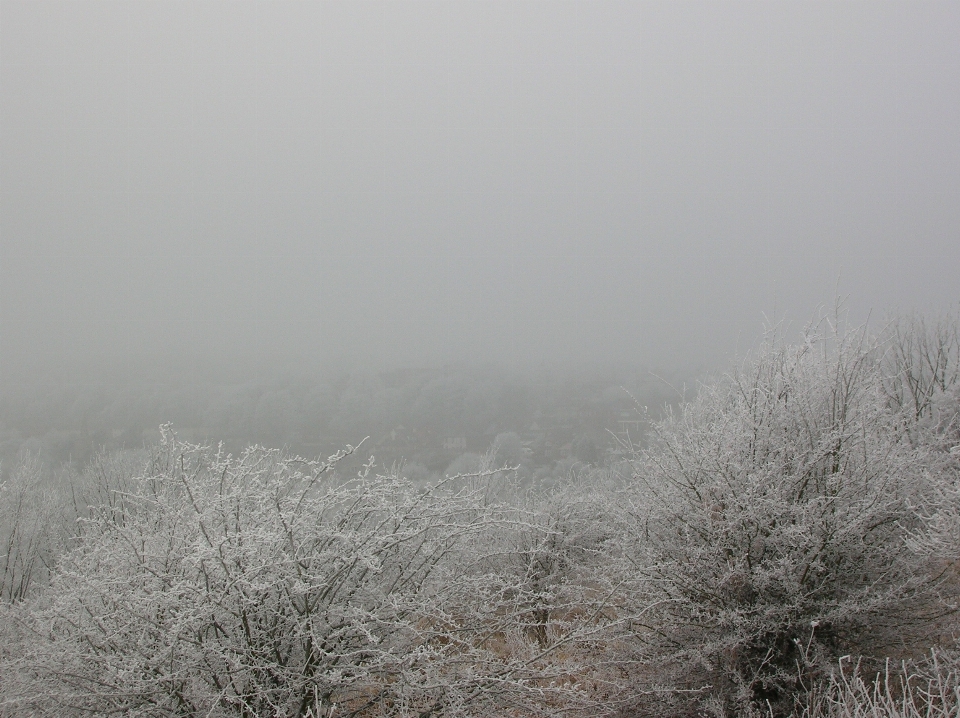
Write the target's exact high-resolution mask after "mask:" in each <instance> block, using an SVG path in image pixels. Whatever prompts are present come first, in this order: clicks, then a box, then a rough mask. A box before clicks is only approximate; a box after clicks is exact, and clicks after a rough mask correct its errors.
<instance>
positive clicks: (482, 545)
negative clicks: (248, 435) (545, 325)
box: [0, 433, 610, 718]
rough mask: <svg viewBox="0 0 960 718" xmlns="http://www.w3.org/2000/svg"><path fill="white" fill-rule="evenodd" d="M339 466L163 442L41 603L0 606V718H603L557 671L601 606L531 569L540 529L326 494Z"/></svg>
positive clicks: (565, 580) (460, 502)
mask: <svg viewBox="0 0 960 718" xmlns="http://www.w3.org/2000/svg"><path fill="white" fill-rule="evenodd" d="M341 458H342V454H338V455H336V456H334V457H331V459H330V460H328V461H305V460H303V459H299V458H289V457H286V456H284V454H282V453H281V452H278V451H272V450H267V449H263V448H260V447H251V448H250V449H248V450H246V451H245V452H244V453H243V454H242V455H240V456H239V457H232V456H230V455H227V454H225V453H224V452H223V451H222V450H221V449H216V448H213V447H210V446H194V445H188V444H184V443H182V442H180V441H178V440H176V438H175V437H174V436H173V435H172V434H169V433H167V435H166V436H165V438H164V440H163V442H162V444H161V445H160V448H159V450H158V451H157V453H156V455H155V457H154V460H153V461H152V463H151V464H150V465H149V467H148V469H147V470H146V471H144V472H143V473H142V474H141V475H139V476H135V477H132V478H130V479H129V480H126V481H125V482H124V484H123V487H122V489H121V490H119V491H118V492H110V493H111V498H110V499H109V500H108V501H104V503H103V508H102V510H99V511H98V510H91V511H90V512H89V513H88V514H87V515H86V517H84V518H83V519H82V520H81V526H82V530H81V531H80V532H79V534H78V537H77V539H76V547H75V548H74V549H73V550H72V551H70V552H68V553H67V554H65V556H64V557H63V559H62V560H61V563H60V566H59V569H58V571H57V573H56V575H55V576H54V578H53V582H52V585H51V588H50V590H49V591H48V592H46V593H45V594H44V595H43V596H42V597H41V598H40V599H38V600H37V601H35V602H33V603H31V604H30V605H25V606H24V607H23V608H22V609H19V610H17V611H14V610H12V609H9V610H7V616H6V618H9V619H10V620H14V619H15V626H16V630H9V629H8V630H7V631H6V634H5V635H7V636H8V637H10V640H11V641H16V646H15V650H14V647H13V646H9V645H8V647H7V649H8V650H7V651H6V653H5V654H4V656H3V659H4V660H3V663H4V665H3V666H0V668H2V672H3V676H4V678H3V681H2V682H3V685H2V691H0V693H2V707H0V712H2V711H7V712H8V713H9V714H10V715H15V714H31V713H32V714H37V715H79V714H91V713H92V714H97V715H106V714H119V715H129V716H133V715H137V716H168V715H180V716H201V715H202V716H250V717H254V716H256V717H257V718H259V717H261V716H308V715H309V716H318V715H321V714H322V715H335V716H350V715H354V716H423V717H425V716H440V715H443V716H471V715H491V714H495V713H497V712H499V711H517V710H521V709H522V711H523V713H524V715H552V714H555V713H556V712H557V711H558V710H564V711H572V710H574V709H577V708H579V709H581V710H583V711H585V712H587V713H588V714H591V715H602V714H603V713H604V712H606V711H607V708H608V707H609V705H610V703H609V702H606V703H605V702H604V701H603V700H601V699H600V698H598V697H595V696H594V695H593V693H595V691H593V688H594V686H592V685H591V686H590V687H587V686H585V685H584V683H583V680H582V679H583V677H584V675H585V674H586V673H587V672H588V671H589V670H592V667H590V666H585V665H584V664H583V663H581V662H578V661H577V660H576V656H577V655H579V653H578V651H579V648H578V647H583V646H588V645H590V643H591V642H592V641H596V640H597V637H598V635H599V633H600V632H601V631H602V630H603V627H604V625H605V623H606V622H607V619H606V617H605V616H604V615H603V612H602V609H603V607H604V605H605V603H606V600H607V599H606V597H605V596H603V595H597V596H595V597H593V598H591V599H588V600H586V601H584V600H583V596H584V592H583V591H582V590H580V589H579V588H578V587H577V585H576V584H575V580H574V579H575V576H576V574H575V572H571V571H567V572H566V573H565V574H564V575H563V577H562V580H560V577H559V575H555V574H557V572H556V571H554V570H553V569H552V568H550V566H551V565H552V564H551V563H550V561H551V560H552V559H550V558H549V555H550V552H551V551H553V553H555V554H557V555H560V554H562V553H563V550H559V549H554V548H551V547H553V546H554V544H555V543H556V538H555V537H556V536H557V534H558V531H557V530H556V527H555V526H552V525H551V524H550V522H545V521H543V520H541V519H539V518H538V516H537V515H536V514H535V512H533V511H531V510H527V509H523V508H521V507H517V506H505V505H501V504H496V503H492V502H491V501H490V496H491V492H490V491H489V490H488V488H487V487H486V486H484V485H483V484H484V482H485V480H486V479H488V478H489V477H483V476H473V477H457V478H455V479H450V480H448V482H447V485H440V486H435V487H433V488H432V489H429V490H424V489H423V488H422V487H417V486H415V485H414V484H412V483H410V482H408V481H405V480H403V479H401V478H398V477H397V476H396V475H387V476H381V475H375V474H374V473H373V472H372V471H371V468H370V467H369V466H368V467H367V468H366V469H364V470H363V471H362V472H361V473H360V474H359V475H358V476H356V477H354V478H344V477H341V476H338V475H337V474H336V471H335V468H336V465H337V463H338V461H339V460H340V459H341ZM541 566H543V567H544V568H541ZM595 593H597V592H596V591H595ZM574 604H576V606H577V609H576V610H574V608H573V606H574ZM609 693H610V692H609V691H607V692H606V693H604V695H607V694H609Z"/></svg>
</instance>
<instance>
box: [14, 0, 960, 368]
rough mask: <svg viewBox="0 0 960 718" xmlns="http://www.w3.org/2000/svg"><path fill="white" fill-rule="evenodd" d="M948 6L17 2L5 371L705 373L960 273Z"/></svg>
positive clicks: (941, 292) (948, 300)
mask: <svg viewBox="0 0 960 718" xmlns="http://www.w3.org/2000/svg"><path fill="white" fill-rule="evenodd" d="M958 38H960V4H958V3H956V2H921V1H917V0H909V1H906V0H903V1H899V2H880V1H878V0H869V2H862V3H849V2H844V3H840V2H825V3H817V2H803V3H798V2H759V3H755V2H742V1H737V2H732V1H730V2H707V3H704V2H639V1H628V2H607V1H606V0H573V1H570V2H565V1H563V0H549V1H548V2H543V1H537V2H519V1H513V0H510V1H505V2H489V1H481V2H471V1H469V0H456V1H451V2H423V1H415V2H414V1H410V0H391V1H390V2H360V1H357V0H349V1H346V2H321V1H317V0H297V1H295V2H283V1H277V0H268V1H259V2H237V1H233V0H231V1H229V2H206V1H203V0H189V1H187V2H181V1H179V0H157V1H154V2H151V1H149V0H137V2H132V1H129V2H126V1H125V2H91V1H89V0H68V1H67V2H46V1H44V0H39V1H38V0H28V1H27V2H13V1H11V0H2V2H0V99H2V115H0V153H2V154H0V192H2V196H0V199H2V207H0V209H2V213H0V244H2V247H0V248H2V254H0V292H2V293H0V362H2V364H0V367H6V368H7V371H10V370H11V367H16V366H18V365H34V364H36V363H38V362H41V361H43V362H51V363H54V364H56V363H58V362H69V361H73V360H74V359H75V358H77V357H87V358H89V357H97V356H104V357H113V358H120V359H122V358H125V357H139V358H142V357H145V356H159V357H177V358H180V359H187V360H189V358H190V357H194V356H201V355H202V356H205V357H207V358H211V357H212V358H214V359H222V360H223V361H236V360H237V359H238V358H239V359H249V358H257V357H260V358H262V357H269V356H274V355H283V356H286V357H292V358H294V359H297V358H300V359H302V360H303V361H308V362H311V363H313V362H319V361H342V360H344V359H346V360H350V361H361V362H365V363H376V364H381V365H392V364H399V363H411V362H414V363H416V362H433V361H438V360H444V359H451V358H467V359H484V360H488V359H494V360H501V361H505V362H510V363H516V362H519V363H529V362H535V363H536V362H548V363H565V362H569V361H578V362H579V361H598V360H599V361H628V362H638V363H639V362H644V363H647V364H649V365H651V366H653V367H665V366H666V367H669V366H675V365H677V364H688V365H695V364H697V363H698V362H703V363H705V364H707V365H712V364H715V363H717V362H718V361H721V360H722V357H723V356H725V355H728V354H730V353H732V352H733V351H734V350H735V348H736V345H737V341H738V337H740V339H739V341H740V345H741V347H742V346H743V344H744V342H745V341H747V342H748V341H749V339H750V338H752V337H753V336H755V335H756V333H757V330H758V329H759V327H760V323H761V321H762V313H763V312H766V313H768V314H774V313H776V314H786V315H788V316H790V317H792V318H794V319H797V320H803V319H805V318H808V317H809V316H810V315H812V313H813V312H814V310H815V308H816V306H817V304H818V303H821V302H830V301H832V298H833V295H834V291H835V289H836V287H837V281H838V278H839V280H840V284H839V286H840V291H841V293H843V294H849V295H850V306H851V309H852V310H853V311H854V313H855V315H857V316H863V315H865V313H866V311H867V310H869V309H870V308H873V309H875V310H877V311H882V310H885V309H888V308H893V307H900V308H908V309H909V308H919V309H931V308H933V309H936V308H939V307H944V306H947V305H950V304H952V303H955V302H956V301H957V299H958V298H960V295H958V286H960V282H958V280H960V274H958V270H960V41H958Z"/></svg>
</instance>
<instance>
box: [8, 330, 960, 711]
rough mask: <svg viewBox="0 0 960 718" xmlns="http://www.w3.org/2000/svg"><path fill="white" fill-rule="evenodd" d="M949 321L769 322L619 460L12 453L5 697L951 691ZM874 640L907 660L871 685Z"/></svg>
mask: <svg viewBox="0 0 960 718" xmlns="http://www.w3.org/2000/svg"><path fill="white" fill-rule="evenodd" d="M957 332H958V329H957V322H956V321H955V319H953V318H948V319H945V320H941V321H938V322H934V323H932V324H931V323H924V321H923V320H921V319H919V318H901V319H899V320H897V321H895V322H893V323H892V324H891V326H890V327H889V329H888V330H886V331H884V332H882V333H880V334H879V335H878V336H871V335H870V334H868V333H867V332H866V331H864V330H862V329H860V330H841V329H837V328H836V327H835V326H834V325H831V324H830V323H828V322H823V323H821V324H819V325H817V326H814V327H811V328H810V329H808V331H807V332H805V334H804V337H803V340H802V341H801V342H799V343H795V344H791V343H787V342H784V341H783V340H782V339H780V338H779V337H778V335H777V334H776V333H774V334H771V337H770V339H769V341H767V342H766V343H765V344H764V345H763V346H762V347H760V348H759V349H758V351H757V352H756V354H755V355H754V356H753V357H752V358H749V359H747V360H745V361H744V362H743V363H742V364H741V365H740V366H739V367H737V368H736V369H735V370H733V371H731V372H730V373H728V374H725V375H723V376H720V377H717V378H716V379H715V380H711V381H709V382H705V383H704V384H703V385H702V386H701V387H700V390H699V391H698V394H697V396H696V397H695V398H694V399H692V400H691V401H690V402H687V403H685V404H683V405H682V406H680V407H678V408H676V409H675V410H674V411H672V412H668V413H667V415H666V417H665V418H664V419H662V420H660V421H656V422H654V423H653V427H654V429H653V432H652V433H651V435H650V436H649V437H647V440H646V441H645V443H644V445H643V446H642V447H641V446H626V447H625V450H624V451H623V452H621V455H625V456H626V460H621V461H618V462H610V463H608V464H606V465H603V466H596V467H594V468H593V470H592V471H590V472H579V473H577V474H575V475H571V477H570V479H569V480H568V481H567V482H566V483H564V484H563V485H560V486H556V487H554V488H552V489H551V490H549V491H543V492H541V493H537V494H532V493H530V492H529V491H526V490H524V489H523V488H522V487H521V485H520V484H519V483H518V482H517V481H516V480H515V474H513V473H512V472H511V471H509V470H502V469H503V467H502V464H501V462H502V461H503V460H504V459H505V458H508V457H509V456H512V454H509V452H504V451H500V450H499V449H496V450H493V451H491V452H490V453H489V454H487V455H486V456H478V457H477V458H476V461H475V462H474V463H475V464H476V466H474V467H473V468H474V469H476V470H475V471H474V472H473V473H468V474H463V475H460V476H456V477H453V478H450V479H446V480H444V481H441V482H439V483H436V484H434V485H430V486H425V485H423V484H422V483H413V482H410V481H408V480H407V479H404V478H402V477H401V476H399V475H398V474H397V473H396V472H391V471H387V472H384V473H378V472H377V471H375V470H374V468H373V466H372V465H368V466H365V467H363V468H362V469H361V470H360V471H359V473H357V472H356V471H349V472H345V471H342V470H341V469H342V466H343V465H344V464H343V461H342V459H343V455H342V454H337V455H335V456H333V457H330V458H329V459H327V460H323V461H320V460H316V461H307V460H304V459H300V458H296V457H291V456H289V455H287V454H285V453H283V452H281V451H275V450H268V449H264V448H262V447H257V446H254V447H251V448H249V449H247V450H246V451H244V452H242V453H241V454H240V455H236V456H233V455H230V454H228V453H227V452H225V451H224V450H223V449H222V448H217V447H214V446H210V445H203V444H200V445H197V444H191V443H187V442H183V441H180V440H179V439H177V438H176V436H175V435H173V434H172V433H171V432H170V431H169V430H165V434H164V437H163V439H162V441H161V442H160V443H159V444H158V445H157V446H156V447H155V449H154V450H152V452H146V453H142V454H137V455H133V454H123V455H121V454H114V455H104V456H101V457H99V458H98V459H97V460H96V461H94V462H92V463H91V464H90V465H89V466H88V467H87V468H86V470H85V471H84V472H82V473H77V472H74V473H72V474H71V473H68V474H65V475H64V477H63V481H62V483H61V484H60V485H50V484H43V483H42V482H39V481H38V479H37V476H38V474H37V469H36V466H35V465H31V464H29V463H24V464H23V465H22V466H21V468H20V469H19V470H18V471H16V472H13V474H12V478H11V479H10V480H9V481H8V482H7V483H6V484H5V485H4V487H3V491H2V493H0V497H2V499H0V500H2V506H0V510H2V511H3V512H4V513H3V517H4V519H3V523H2V524H0V529H2V535H0V539H2V541H3V547H4V551H5V553H4V554H3V556H0V561H2V562H3V563H2V565H0V568H2V569H3V581H4V583H3V586H2V589H3V594H2V597H3V604H2V609H0V610H2V611H3V616H2V617H0V618H2V622H0V631H2V632H3V636H2V641H0V645H2V648H0V660H2V674H0V675H2V678H0V701H2V703H0V706H2V708H0V712H2V714H4V715H81V714H84V715H88V714H98V715H102V714H117V715H130V716H133V715H143V716H161V715H163V716H167V715H178V716H201V715H203V716H218V715H220V716H308V715H310V716H318V715H325V716H331V717H333V716H347V715H355V716H431V715H432V716H469V715H513V716H527V715H556V714H559V713H564V712H566V713H580V714H583V715H611V716H612V715H621V716H628V715H665V716H669V715H677V716H680V715H698V714H699V715H717V716H720V715H752V714H756V713H759V714H763V715H790V714H801V713H804V714H805V715H809V716H820V715H847V714H849V713H843V710H846V708H845V706H847V707H849V705H851V704H857V705H859V704H864V705H867V704H869V706H872V708H871V710H872V709H874V708H875V709H876V710H877V711H880V712H878V713H876V715H890V716H894V715H913V714H912V713H910V712H909V710H912V709H908V704H910V705H913V706H914V709H916V710H921V709H922V704H923V702H924V701H926V705H927V708H928V709H929V708H931V706H934V703H936V706H935V707H936V709H937V710H942V711H946V713H937V715H941V714H943V715H946V714H948V713H949V711H954V710H956V709H957V706H958V705H960V704H958V703H957V702H956V699H957V695H956V690H955V689H956V685H957V682H956V680H955V676H956V665H957V664H956V661H955V659H954V658H952V657H951V656H954V655H956V654H955V653H951V651H953V650H954V648H955V646H954V645H953V642H952V641H953V638H952V634H953V631H954V630H955V628H956V622H955V619H954V611H955V610H956V601H957V576H956V570H955V560H956V555H957V551H958V549H960V538H958V537H960V489H958V485H960V463H958V453H960V449H958V448H957V447H958V445H960V431H958V429H960V427H958V424H957V420H958V416H960V382H958V375H960V361H958V346H960V342H958V341H957V337H958V333H957ZM500 448H502V447H500ZM350 451H353V450H352V449H348V452H347V453H349V452H350ZM931 648H933V649H936V651H937V652H936V653H934V654H933V655H934V657H935V659H936V660H935V661H927V663H925V664H921V663H909V661H912V660H921V659H922V658H923V656H929V655H930V654H929V651H930V649H931ZM850 656H853V657H854V658H852V659H851V658H850ZM888 658H892V659H894V660H895V661H898V662H899V661H907V662H908V663H906V664H904V665H905V668H904V669H903V670H902V671H901V672H900V673H896V671H895V672H894V673H895V674H896V675H897V676H905V678H904V679H903V680H901V681H900V683H899V684H897V683H896V681H894V683H893V684H891V683H890V682H889V681H888V682H887V683H885V684H883V690H881V688H880V684H877V685H876V687H875V688H876V690H872V689H870V686H871V685H873V683H872V678H871V675H872V674H871V671H876V670H879V669H880V668H883V667H884V665H885V664H884V660H885V659H888ZM854 665H857V666H859V668H858V670H859V672H858V673H851V670H852V668H851V667H852V666H854ZM887 670H889V669H887ZM918 676H920V677H921V678H922V677H923V676H926V677H927V679H926V683H923V680H921V679H919V678H918ZM921 684H922V685H926V686H927V688H926V689H924V690H920V689H919V688H918V686H921ZM897 685H899V686H900V688H897ZM931 687H937V690H939V691H940V692H939V694H938V695H939V697H938V698H931V697H930V696H932V695H933V693H931V691H932V690H933V688H931ZM871 690H872V692H871ZM924 691H926V692H924ZM951 691H952V692H951ZM923 696H927V697H926V698H924V697H923ZM857 701H859V702H860V703H859V704H858V703H857ZM871 701H873V703H871ZM911 701H913V703H911ZM938 701H939V702H938ZM951 701H953V702H951ZM874 704H876V705H874ZM914 704H916V705H914ZM884 706H886V707H884ZM883 711H886V712H883Z"/></svg>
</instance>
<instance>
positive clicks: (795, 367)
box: [630, 325, 943, 713]
mask: <svg viewBox="0 0 960 718" xmlns="http://www.w3.org/2000/svg"><path fill="white" fill-rule="evenodd" d="M879 358H880V355H879V353H878V350H877V348H875V347H874V346H873V345H872V344H871V342H870V340H869V338H868V337H867V336H866V335H865V333H864V332H862V331H848V332H844V331H834V330H831V329H830V328H829V325H828V328H827V331H826V332H823V331H820V330H819V329H813V330H810V331H808V332H807V333H806V335H805V339H804V341H803V342H802V343H801V344H799V345H798V346H790V345H784V344H783V343H782V342H780V341H779V340H778V339H777V338H776V336H772V337H771V338H770V339H769V341H768V342H767V343H766V344H765V345H764V346H763V347H762V348H761V349H760V351H759V353H758V355H757V357H756V358H755V359H753V360H751V361H748V362H746V363H745V364H744V365H743V366H742V367H740V368H739V369H738V370H737V371H735V372H733V373H731V374H730V375H727V376H724V377H722V378H720V379H719V380H718V381H716V382H714V383H712V384H710V385H706V386H703V387H702V388H701V391H700V393H699V395H698V396H697V398H696V399H695V400H694V401H692V402H690V403H688V404H686V405H684V406H683V407H682V408H681V409H680V410H679V411H677V412H676V413H674V414H673V415H672V416H670V417H668V418H667V419H666V420H664V421H662V422H660V423H658V424H657V425H656V427H655V441H654V442H653V443H652V445H651V447H650V448H649V449H648V450H644V451H638V452H637V453H636V454H635V457H634V476H635V479H636V482H637V488H636V491H635V492H634V493H633V494H632V496H633V506H632V509H631V511H630V517H631V518H632V519H633V531H632V536H631V540H632V542H633V546H634V550H635V554H634V556H632V557H631V560H632V562H633V563H634V564H635V565H636V566H637V571H638V572H639V574H640V576H641V577H642V580H643V581H645V582H646V585H647V586H649V587H652V588H655V589H656V593H658V594H659V595H660V596H661V597H662V600H663V601H664V602H663V603H662V604H661V609H660V610H658V611H656V612H655V613H653V614H652V615H651V617H650V620H649V621H648V622H645V624H644V625H642V626H638V628H637V640H638V643H639V645H640V647H641V648H640V649H639V650H640V652H641V654H642V655H645V656H648V657H650V658H653V659H655V660H668V661H670V662H671V664H673V665H674V666H675V667H676V670H677V673H678V675H682V676H684V679H683V680H684V681H685V682H686V683H687V684H688V687H690V688H694V687H697V686H699V685H704V686H706V685H709V686H711V689H710V690H709V691H707V694H708V695H709V696H710V698H709V700H710V703H711V705H713V706H714V708H715V709H716V710H717V711H718V712H720V713H723V712H724V711H728V710H731V709H736V710H741V711H743V710H747V709H748V708H749V707H750V706H761V705H762V706H770V707H771V709H773V710H776V711H777V712H789V711H790V710H792V708H793V705H792V703H793V696H794V695H795V694H796V693H797V691H799V690H801V689H802V687H803V684H804V681H807V680H809V679H810V678H812V677H815V676H816V675H818V673H820V672H822V671H823V670H824V668H825V666H826V665H827V664H829V663H830V661H832V660H833V659H835V658H836V657H837V656H839V655H842V654H847V653H855V654H856V653H861V652H870V653H872V654H873V655H878V652H879V654H881V655H882V652H883V651H888V650H892V649H893V648H894V647H896V646H898V645H901V644H902V643H903V642H904V641H905V640H907V641H908V640H910V638H911V637H915V636H916V634H917V632H918V631H920V630H921V628H922V627H923V625H926V622H927V619H930V618H933V614H936V613H938V612H941V606H940V605H939V604H938V603H937V602H936V601H934V600H933V597H934V589H935V588H937V586H938V585H939V584H940V582H941V580H942V579H943V576H942V575H941V576H939V577H937V576H931V575H930V574H929V572H928V571H927V570H926V569H927V566H926V565H925V557H924V555H923V554H922V553H920V552H916V551H913V550H911V548H910V547H909V546H908V543H907V538H908V536H909V534H910V532H911V531H912V530H916V529H917V528H918V527H919V524H918V519H917V514H916V512H915V508H916V507H918V506H925V505H928V504H929V501H930V498H931V496H932V495H933V494H934V493H935V492H934V485H935V483H936V482H935V481H933V480H932V479H931V475H930V471H929V467H930V458H929V457H930V454H931V450H930V449H929V448H928V447H927V446H925V445H924V444H923V443H918V442H913V441H910V440H909V437H908V432H907V431H906V430H905V428H904V425H903V422H902V421H901V419H900V416H899V413H898V412H896V411H891V410H890V409H889V406H888V403H887V398H886V394H885V391H884V384H883V381H882V379H883V375H882V372H881V370H880V361H879Z"/></svg>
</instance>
